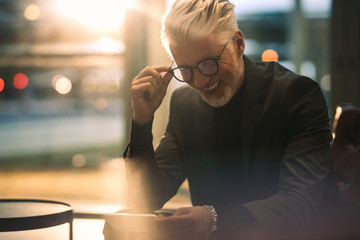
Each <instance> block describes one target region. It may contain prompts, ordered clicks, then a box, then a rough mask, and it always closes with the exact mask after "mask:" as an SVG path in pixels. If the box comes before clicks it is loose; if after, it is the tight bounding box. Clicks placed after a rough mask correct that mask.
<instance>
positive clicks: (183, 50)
mask: <svg viewBox="0 0 360 240" xmlns="http://www.w3.org/2000/svg"><path fill="white" fill-rule="evenodd" d="M169 46H170V51H171V54H172V57H173V59H174V60H175V62H176V63H177V64H178V65H196V64H197V63H198V62H199V61H201V60H203V59H206V58H209V57H216V55H217V54H219V53H218V48H219V44H218V42H217V41H215V40H214V39H212V38H209V37H207V38H201V39H198V40H194V41H187V42H185V43H175V44H170V45H169Z"/></svg>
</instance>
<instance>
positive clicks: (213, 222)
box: [202, 205, 217, 235]
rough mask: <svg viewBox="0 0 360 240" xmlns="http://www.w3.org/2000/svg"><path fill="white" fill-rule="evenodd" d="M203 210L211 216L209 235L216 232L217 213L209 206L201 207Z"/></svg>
mask: <svg viewBox="0 0 360 240" xmlns="http://www.w3.org/2000/svg"><path fill="white" fill-rule="evenodd" d="M202 207H203V208H205V209H206V210H208V211H209V213H210V215H211V225H210V232H209V235H210V234H211V233H213V232H215V231H216V230H217V213H216V211H215V208H214V206H211V205H203V206H202Z"/></svg>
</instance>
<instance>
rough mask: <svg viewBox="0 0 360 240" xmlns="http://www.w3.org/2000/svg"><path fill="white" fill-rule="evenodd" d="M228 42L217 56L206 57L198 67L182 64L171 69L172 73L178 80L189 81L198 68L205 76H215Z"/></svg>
mask: <svg viewBox="0 0 360 240" xmlns="http://www.w3.org/2000/svg"><path fill="white" fill-rule="evenodd" d="M227 44H228V42H227V43H226V44H225V46H224V48H223V49H222V50H221V53H220V54H219V56H217V57H216V58H210V59H206V60H204V61H201V62H200V63H199V64H198V66H197V67H188V66H180V67H176V68H173V69H171V70H170V72H171V73H172V75H173V76H174V77H175V79H176V80H178V81H180V82H189V81H191V80H192V78H193V75H194V74H193V70H194V69H198V70H199V72H200V73H201V74H203V75H205V76H208V77H209V76H213V75H215V74H217V72H218V71H219V64H218V60H219V59H220V57H221V55H222V54H223V52H224V50H225V48H226V46H227Z"/></svg>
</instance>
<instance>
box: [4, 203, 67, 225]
mask: <svg viewBox="0 0 360 240" xmlns="http://www.w3.org/2000/svg"><path fill="white" fill-rule="evenodd" d="M72 220H73V211H72V208H71V207H70V205H69V204H66V203H63V202H57V201H48V200H37V199H0V232H4V231H21V230H30V229H38V228H46V227H51V226H57V225H60V224H63V223H66V222H68V223H70V224H72Z"/></svg>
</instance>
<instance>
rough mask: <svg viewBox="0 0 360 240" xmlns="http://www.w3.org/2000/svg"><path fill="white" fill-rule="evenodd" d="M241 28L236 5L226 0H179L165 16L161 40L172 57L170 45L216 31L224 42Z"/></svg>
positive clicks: (220, 41)
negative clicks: (238, 24)
mask: <svg viewBox="0 0 360 240" xmlns="http://www.w3.org/2000/svg"><path fill="white" fill-rule="evenodd" d="M237 30H238V26H237V22H236V17H235V13H234V5H233V4H232V3H230V2H229V1H227V0H176V1H175V2H174V3H173V4H172V5H171V7H170V8H169V9H168V10H167V11H166V13H165V14H164V16H163V18H162V31H161V39H162V43H163V46H164V48H165V49H166V50H167V52H168V53H169V55H170V56H171V52H170V48H169V45H170V44H182V43H185V42H187V41H192V40H197V39H200V38H202V37H206V36H208V35H209V34H211V33H215V34H217V39H218V41H219V44H220V43H225V42H227V41H229V40H230V38H231V37H232V36H233V35H234V34H235V33H236V31H237Z"/></svg>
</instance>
